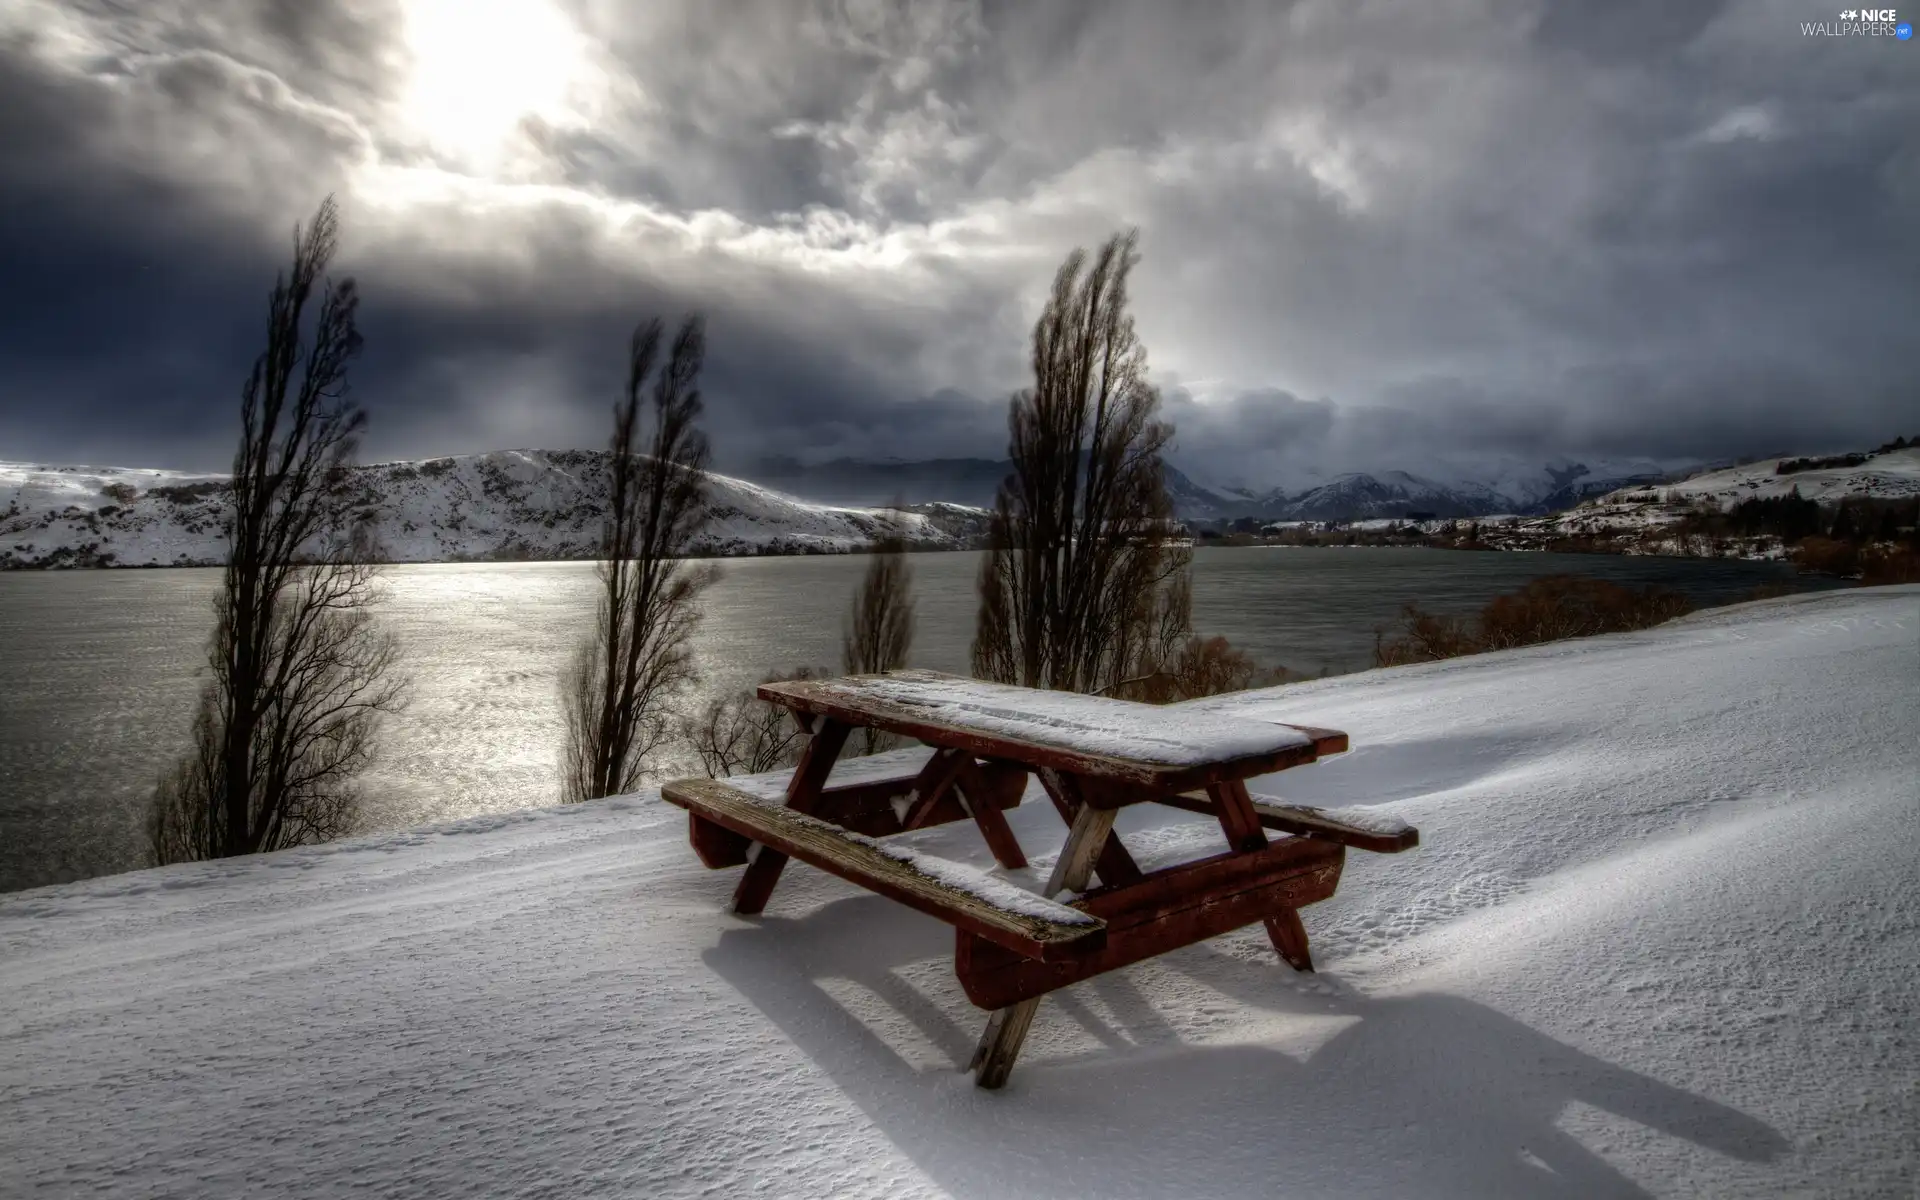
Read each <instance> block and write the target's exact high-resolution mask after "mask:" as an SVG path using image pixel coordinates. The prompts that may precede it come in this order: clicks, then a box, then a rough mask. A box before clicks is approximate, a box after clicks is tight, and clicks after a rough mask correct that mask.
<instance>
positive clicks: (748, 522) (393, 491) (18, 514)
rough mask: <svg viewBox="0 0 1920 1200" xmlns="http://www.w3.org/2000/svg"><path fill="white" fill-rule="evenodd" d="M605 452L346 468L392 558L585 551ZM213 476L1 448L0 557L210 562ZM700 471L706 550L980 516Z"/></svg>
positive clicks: (842, 538) (781, 547)
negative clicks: (707, 509) (13, 453)
mask: <svg viewBox="0 0 1920 1200" xmlns="http://www.w3.org/2000/svg"><path fill="white" fill-rule="evenodd" d="M605 463H606V456H605V455H604V454H602V453H600V452H597V451H545V450H506V451H498V452H495V453H492V454H476V455H466V456H462V457H457V458H439V459H429V460H426V461H422V462H401V463H381V464H376V465H372V466H364V467H356V468H353V479H354V485H355V486H356V487H357V488H358V489H359V490H360V495H359V497H358V499H357V501H356V503H358V504H359V506H360V507H361V509H362V511H364V512H366V513H367V514H368V515H370V516H371V517H372V518H373V520H374V523H375V528H376V530H377V531H378V533H379V536H380V540H381V542H382V543H383V544H384V545H385V547H386V548H387V550H388V553H389V554H390V555H391V556H392V558H393V560H394V561H396V562H446V561H461V560H495V559H564V558H587V557H591V556H592V554H593V547H594V545H595V542H596V539H597V536H598V531H599V527H600V511H599V508H598V507H597V503H596V500H595V497H596V496H597V495H598V494H600V489H599V486H598V484H599V481H600V479H601V478H602V474H603V472H604V469H605ZM222 479H223V477H221V476H217V475H193V474H184V473H180V472H169V471H152V470H130V469H124V468H117V467H43V466H35V465H31V464H25V463H4V462H0V566H5V565H9V564H10V563H11V564H12V565H109V564H110V565H117V566H151V565H198V564H205V563H211V562H217V561H219V560H220V559H221V557H222V555H223V552H224V548H223V543H222V541H221V535H220V503H221V501H220V494H219V493H220V489H221V485H222ZM712 479H713V488H712V501H713V520H712V523H711V524H710V525H709V527H708V531H707V534H706V537H705V539H704V540H703V543H702V549H703V550H704V551H705V552H708V553H715V554H753V553H767V552H773V553H798V552H806V551H816V550H827V551H834V550H849V549H856V548H859V547H861V546H864V545H865V544H867V543H868V542H870V541H871V540H872V539H873V538H874V537H875V536H876V535H878V534H882V533H888V532H893V533H898V534H900V535H902V536H904V537H906V538H907V539H909V540H910V541H913V542H917V543H920V544H923V545H926V546H929V547H937V548H954V547H959V546H964V545H967V544H970V542H971V541H972V539H973V538H974V537H975V536H976V535H977V534H978V533H979V532H980V531H981V530H982V529H983V522H984V520H985V515H984V514H983V513H980V512H977V511H975V510H972V509H966V508H961V507H959V506H956V505H941V504H932V505H920V506H917V508H916V510H915V511H912V512H893V511H885V510H876V509H865V508H848V507H841V506H835V505H825V504H814V503H809V502H807V501H804V500H797V499H795V498H794V497H792V496H787V495H784V494H782V493H780V492H776V491H773V490H771V489H768V488H763V487H760V486H758V485H757V484H752V483H748V482H746V481H745V480H740V479H733V478H729V477H727V476H723V475H715V476H713V477H712ZM109 489H112V490H111V491H110V490H109ZM116 493H117V494H116Z"/></svg>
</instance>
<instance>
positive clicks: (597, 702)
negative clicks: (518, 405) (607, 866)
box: [561, 316, 717, 801]
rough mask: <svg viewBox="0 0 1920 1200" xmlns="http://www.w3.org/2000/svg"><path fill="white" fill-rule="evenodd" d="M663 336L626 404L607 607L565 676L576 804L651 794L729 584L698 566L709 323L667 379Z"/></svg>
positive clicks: (653, 335)
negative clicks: (697, 657)
mask: <svg viewBox="0 0 1920 1200" xmlns="http://www.w3.org/2000/svg"><path fill="white" fill-rule="evenodd" d="M661 333H662V329H661V324H660V322H659V321H657V320H653V321H647V322H643V323H642V324H641V325H640V326H639V327H637V328H636V329H635V330H634V332H633V336H632V338H631V339H630V340H629V342H628V345H627V383H626V391H625V394H624V396H623V397H622V399H621V400H620V402H619V403H618V404H616V405H615V406H614V414H613V438H612V442H611V450H612V453H611V455H610V456H609V458H608V463H607V474H606V487H607V495H606V506H605V507H606V516H605V519H604V520H603V522H602V527H601V536H600V565H599V580H600V597H599V604H598V608H597V610H596V614H595V620H594V626H593V630H592V632H591V633H590V634H589V635H588V636H587V637H586V639H585V640H584V641H583V642H582V643H581V646H580V648H579V650H578V652H577V653H576V655H575V657H574V660H573V663H572V665H571V666H570V668H569V669H568V670H567V672H566V673H565V675H564V677H563V680H562V697H561V698H562V701H563V705H564V709H565V714H566V745H565V747H564V750H563V755H564V759H563V778H562V789H561V790H562V798H563V799H565V800H567V801H579V800H594V799H598V798H600V797H602V796H612V795H617V794H619V793H622V792H629V791H632V790H633V789H634V788H636V787H638V786H639V784H640V780H641V777H642V775H643V774H644V772H645V770H646V768H647V766H648V762H649V760H650V758H651V757H652V756H653V754H654V752H655V751H657V750H659V749H660V748H661V746H662V745H664V744H665V743H666V742H667V741H668V739H669V738H670V737H671V736H672V733H673V731H674V728H675V725H674V721H673V719H672V713H671V707H672V704H673V702H674V701H675V700H676V699H677V698H678V697H679V696H680V694H681V693H682V692H684V691H685V690H686V688H687V687H688V686H689V685H690V684H692V683H693V681H694V679H695V677H696V672H695V668H694V661H693V646H692V639H693V631H694V628H695V626H696V625H697V624H698V622H699V616H700V614H699V609H698V607H697V600H698V598H699V595H700V593H701V592H703V591H704V590H706V588H707V587H708V586H709V585H710V584H711V583H712V582H713V580H714V579H715V578H716V577H717V574H716V571H715V569H714V568H713V567H711V566H696V565H694V564H692V563H689V562H688V561H687V558H688V554H689V552H690V551H691V550H692V548H693V543H694V539H695V538H697V537H698V536H699V535H700V532H701V529H702V528H703V527H704V526H705V524H706V521H707V477H706V467H707V459H708V453H709V452H708V447H707V439H706V435H705V434H704V433H702V432H701V431H700V428H699V419H700V414H701V408H702V405H701V399H700V387H699V380H700V367H701V364H702V362H703V361H704V359H705V356H706V333H705V327H704V324H703V322H702V321H701V319H700V318H699V317H698V316H689V317H687V319H686V321H685V322H684V323H683V324H682V325H681V327H680V331H679V333H678V334H677V335H676V336H675V337H674V339H673V347H672V349H671V351H670V352H669V354H668V356H667V361H666V363H665V365H664V366H662V367H661V368H660V369H659V370H658V371H656V370H655V365H656V360H657V359H658V357H659V352H660V340H661ZM649 382H651V384H652V388H651V390H650V391H649V390H648V384H649Z"/></svg>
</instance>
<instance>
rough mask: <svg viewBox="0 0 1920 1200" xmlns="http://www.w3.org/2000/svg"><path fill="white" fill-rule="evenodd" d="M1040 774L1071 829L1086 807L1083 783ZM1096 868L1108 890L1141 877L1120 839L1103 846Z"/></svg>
mask: <svg viewBox="0 0 1920 1200" xmlns="http://www.w3.org/2000/svg"><path fill="white" fill-rule="evenodd" d="M1037 774H1038V775H1039V776H1040V785H1041V786H1042V787H1044V788H1046V789H1047V799H1049V800H1051V801H1053V807H1054V809H1055V810H1056V811H1057V812H1059V814H1060V819H1061V820H1062V821H1065V822H1066V823H1067V825H1068V826H1069V827H1071V826H1072V825H1073V815H1074V813H1076V812H1078V811H1079V810H1080V809H1081V808H1082V807H1084V806H1085V804H1086V799H1085V797H1083V796H1081V794H1080V781H1079V780H1078V779H1076V778H1075V777H1074V776H1072V775H1069V774H1067V773H1066V772H1064V771H1055V770H1052V769H1051V768H1047V767H1042V768H1041V769H1040V770H1039V771H1038V772H1037ZM1093 869H1094V870H1095V871H1096V872H1097V873H1098V874H1099V876H1100V882H1101V883H1104V884H1106V885H1107V886H1108V887H1125V886H1126V885H1127V884H1129V883H1134V882H1136V881H1138V880H1139V878H1140V867H1139V864H1137V863H1135V862H1134V861H1133V855H1131V854H1128V853H1127V848H1126V847H1125V846H1123V845H1121V844H1120V839H1119V838H1117V837H1110V838H1108V839H1107V840H1106V841H1105V842H1104V843H1102V845H1101V847H1100V857H1099V858H1098V859H1097V860H1096V861H1095V862H1094V864H1093ZM1075 890H1076V891H1077V890H1079V889H1077V888H1076V889H1075Z"/></svg>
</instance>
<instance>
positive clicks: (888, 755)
mask: <svg viewBox="0 0 1920 1200" xmlns="http://www.w3.org/2000/svg"><path fill="white" fill-rule="evenodd" d="M932 757H933V749H932V747H929V746H911V747H909V748H907V749H905V750H888V751H885V752H884V753H881V754H867V755H863V756H861V757H859V758H842V759H837V760H835V762H834V764H833V772H832V773H831V774H829V775H828V776H827V787H829V788H847V787H868V786H872V785H875V784H880V785H885V784H890V783H901V784H907V783H912V782H913V780H914V779H916V778H918V777H919V774H920V772H921V770H922V769H923V768H925V767H926V765H927V760H928V759H929V758H932ZM792 779H793V768H792V767H783V768H781V769H780V770H778V771H767V772H765V773H763V774H759V775H735V776H732V777H730V778H729V779H728V780H727V782H728V783H730V784H732V785H733V786H734V787H737V788H739V789H740V790H741V791H743V792H747V793H749V794H751V795H753V796H756V797H759V798H760V799H762V800H771V801H773V802H774V803H776V804H781V803H785V802H786V798H787V784H788V782H789V781H790V780H792Z"/></svg>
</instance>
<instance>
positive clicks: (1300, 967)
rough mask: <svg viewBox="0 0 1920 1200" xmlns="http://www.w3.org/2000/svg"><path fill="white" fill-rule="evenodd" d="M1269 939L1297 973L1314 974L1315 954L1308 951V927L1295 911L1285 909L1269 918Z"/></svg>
mask: <svg viewBox="0 0 1920 1200" xmlns="http://www.w3.org/2000/svg"><path fill="white" fill-rule="evenodd" d="M1267 937H1268V939H1269V940H1270V941H1272V942H1273V948H1274V949H1275V950H1278V951H1279V952H1280V957H1281V958H1283V959H1285V960H1286V963H1287V965H1288V966H1290V967H1292V968H1293V969H1294V970H1296V971H1307V972H1312V970H1313V954H1312V953H1311V952H1310V951H1309V950H1308V949H1307V927H1306V926H1305V925H1302V924H1301V923H1300V914H1299V912H1298V911H1297V910H1295V909H1291V908H1289V909H1283V910H1282V911H1280V912H1277V913H1275V914H1274V915H1272V916H1271V917H1268V918H1267Z"/></svg>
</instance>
